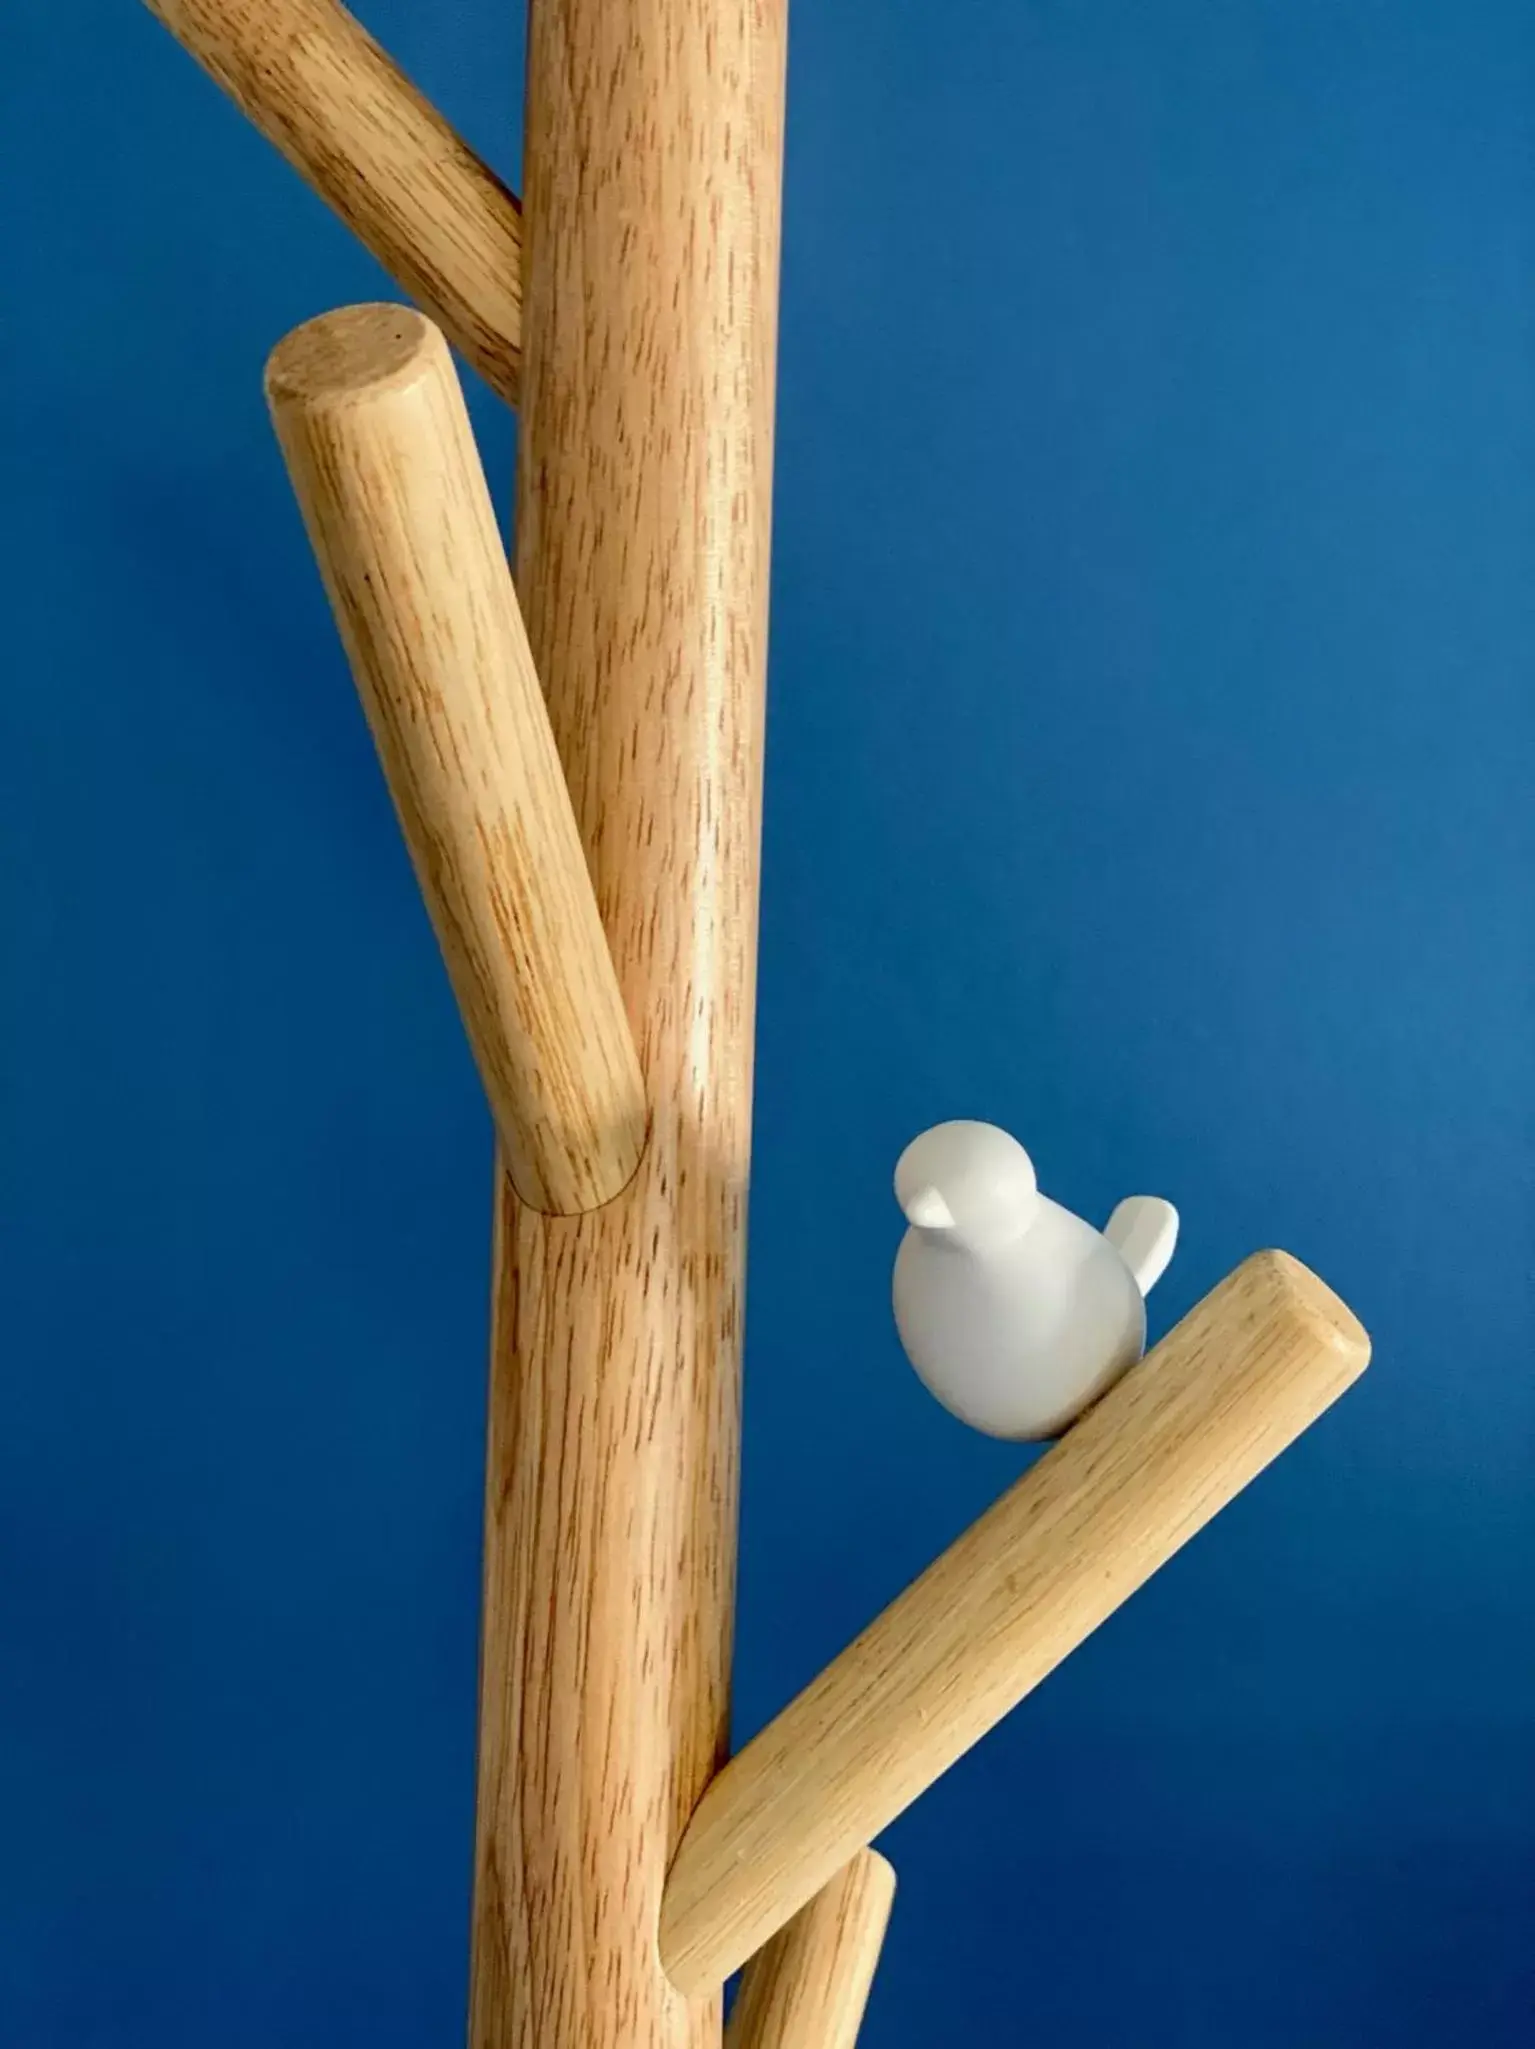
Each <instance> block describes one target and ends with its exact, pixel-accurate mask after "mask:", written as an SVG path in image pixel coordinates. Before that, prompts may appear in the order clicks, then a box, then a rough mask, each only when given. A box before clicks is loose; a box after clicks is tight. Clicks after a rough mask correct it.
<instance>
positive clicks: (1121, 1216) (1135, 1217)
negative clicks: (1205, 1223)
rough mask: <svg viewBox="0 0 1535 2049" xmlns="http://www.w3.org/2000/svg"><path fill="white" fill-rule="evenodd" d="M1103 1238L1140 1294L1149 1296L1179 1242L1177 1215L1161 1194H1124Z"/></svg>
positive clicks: (1107, 1224) (1104, 1230)
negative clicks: (1131, 1277) (1123, 1265)
mask: <svg viewBox="0 0 1535 2049" xmlns="http://www.w3.org/2000/svg"><path fill="white" fill-rule="evenodd" d="M1103 1235H1104V1237H1105V1238H1107V1239H1108V1241H1109V1243H1110V1244H1111V1245H1112V1246H1113V1248H1114V1250H1115V1251H1116V1252H1117V1253H1118V1254H1119V1256H1120V1258H1121V1259H1122V1260H1123V1261H1124V1263H1125V1265H1126V1266H1127V1267H1129V1269H1130V1271H1131V1273H1132V1274H1134V1276H1135V1285H1136V1286H1137V1287H1138V1288H1139V1289H1140V1291H1141V1293H1142V1294H1143V1295H1149V1294H1150V1293H1151V1291H1152V1289H1153V1288H1154V1287H1155V1286H1156V1284H1157V1282H1158V1281H1159V1280H1161V1278H1162V1276H1163V1274H1164V1273H1166V1271H1167V1262H1168V1261H1169V1260H1170V1259H1171V1258H1172V1256H1173V1247H1174V1246H1175V1245H1176V1244H1177V1242H1178V1212H1177V1211H1176V1210H1175V1209H1174V1208H1173V1206H1172V1204H1171V1203H1170V1202H1164V1201H1163V1200H1162V1198H1161V1196H1160V1195H1127V1196H1126V1197H1125V1199H1124V1201H1123V1202H1122V1203H1121V1204H1120V1205H1119V1207H1118V1208H1117V1209H1116V1210H1115V1212H1114V1214H1113V1216H1111V1217H1110V1218H1109V1220H1108V1222H1107V1223H1106V1224H1105V1225H1104V1227H1103Z"/></svg>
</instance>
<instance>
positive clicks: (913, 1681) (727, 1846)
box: [661, 1252, 1369, 1993]
mask: <svg viewBox="0 0 1535 2049" xmlns="http://www.w3.org/2000/svg"><path fill="white" fill-rule="evenodd" d="M1368 1358H1369V1340H1368V1338H1367V1337H1366V1336H1365V1333H1364V1331H1363V1330H1362V1329H1361V1328H1360V1326H1359V1324H1358V1323H1357V1322H1356V1321H1355V1320H1354V1318H1353V1316H1352V1315H1351V1314H1350V1313H1349V1311H1348V1310H1347V1309H1346V1308H1345V1307H1344V1305H1343V1304H1342V1303H1341V1302H1340V1301H1339V1300H1338V1298H1337V1297H1336V1296H1335V1295H1333V1294H1332V1293H1331V1291H1330V1290H1329V1289H1328V1288H1326V1287H1325V1286H1324V1285H1323V1283H1322V1282H1321V1281H1319V1280H1318V1279H1317V1278H1316V1276H1315V1275H1314V1274H1312V1273H1309V1272H1308V1271H1307V1270H1306V1268H1305V1267H1303V1266H1301V1265H1300V1264H1299V1263H1298V1262H1297V1261H1295V1260H1293V1259H1290V1258H1288V1257H1287V1256H1286V1255H1285V1254H1283V1253H1278V1252H1267V1253H1259V1254H1257V1255H1255V1256H1254V1257H1253V1258H1251V1259H1249V1260H1247V1261H1246V1262H1245V1264H1243V1265H1242V1266H1240V1267H1239V1268H1238V1269H1237V1270H1236V1272H1235V1273H1234V1274H1232V1275H1231V1276H1230V1277H1229V1278H1228V1279H1227V1280H1225V1281H1224V1282H1222V1284H1221V1286H1220V1287H1218V1288H1217V1289H1216V1290H1215V1291H1214V1292H1213V1293H1212V1294H1210V1295H1208V1296H1207V1297H1206V1298H1205V1300H1204V1301H1203V1302H1201V1303H1200V1304H1199V1306H1198V1307H1197V1308H1196V1309H1194V1310H1193V1311H1192V1312H1191V1313H1190V1314H1189V1315H1188V1316H1186V1317H1185V1318H1184V1320H1183V1321H1182V1322H1181V1323H1180V1324H1179V1325H1178V1326H1177V1328H1176V1329H1175V1330H1174V1331H1172V1332H1171V1334H1170V1335H1169V1336H1168V1337H1166V1338H1164V1339H1163V1341H1162V1343H1161V1344H1160V1345H1158V1346H1157V1347H1156V1349H1155V1351H1153V1352H1152V1353H1151V1354H1149V1356H1148V1357H1147V1358H1146V1359H1145V1360H1143V1361H1142V1363H1141V1364H1140V1365H1139V1366H1137V1367H1136V1368H1134V1369H1133V1370H1132V1371H1131V1372H1130V1373H1129V1374H1128V1375H1126V1377H1125V1378H1124V1379H1123V1380H1121V1381H1120V1382H1119V1383H1118V1384H1117V1385H1116V1386H1115V1387H1114V1388H1112V1389H1111V1390H1110V1391H1109V1393H1108V1394H1106V1395H1105V1396H1104V1397H1103V1399H1102V1401H1100V1402H1099V1403H1098V1405H1097V1406H1096V1407H1095V1408H1093V1409H1091V1410H1089V1411H1088V1413H1087V1415H1086V1416H1084V1417H1083V1418H1082V1420H1081V1421H1080V1422H1078V1423H1077V1424H1076V1425H1075V1426H1074V1427H1073V1428H1072V1429H1071V1430H1070V1431H1069V1432H1068V1433H1067V1435H1066V1436H1065V1437H1064V1438H1063V1439H1062V1440H1061V1442H1060V1443H1059V1444H1058V1445H1057V1446H1056V1447H1055V1448H1054V1449H1053V1450H1051V1451H1050V1452H1048V1453H1046V1455H1045V1456H1044V1457H1043V1458H1042V1459H1041V1460H1040V1461H1039V1462H1038V1463H1037V1464H1036V1465H1035V1466H1034V1467H1033V1468H1032V1469H1031V1470H1030V1471H1029V1472H1028V1473H1026V1474H1025V1475H1024V1477H1023V1478H1022V1479H1021V1480H1019V1481H1018V1482H1017V1484H1016V1485H1015V1486H1014V1487H1013V1488H1012V1489H1011V1490H1010V1491H1009V1492H1008V1493H1007V1494H1005V1495H1004V1496H1003V1497H1002V1499H1001V1500H1000V1501H999V1502H998V1503H997V1504H996V1505H995V1507H993V1508H992V1509H990V1510H989V1511H988V1513H987V1514H985V1515H984V1516H982V1517H981V1519H980V1520H979V1522H977V1523H975V1524H974V1525H973V1526H972V1527H971V1528H970V1529H969V1530H968V1531H966V1533H965V1534H964V1535H963V1536H962V1537H960V1538H959V1539H958V1541H957V1542H956V1543H954V1544H953V1545H951V1546H950V1548H949V1549H948V1550H947V1551H946V1552H945V1553H944V1554H943V1556H942V1557H941V1558H940V1559H938V1560H937V1562H936V1563H935V1564H934V1565H932V1566H930V1567H929V1569H928V1570H927V1571H926V1572H925V1573H924V1574H923V1575H922V1577H921V1578H920V1579H918V1580H917V1581H915V1582H914V1584H913V1585H912V1586H910V1587H908V1588H907V1590H906V1592H905V1593H904V1594H902V1595H901V1596H900V1597H899V1598H898V1599H897V1600H896V1601H894V1602H893V1603H892V1604H891V1606H890V1607H888V1608H887V1609H886V1610H885V1612H884V1613H883V1614H882V1615H881V1616H879V1618H878V1619H877V1620H876V1621H875V1622H873V1623H872V1624H871V1625H870V1626H869V1628H868V1629H866V1630H865V1631H864V1633H863V1634H862V1636H860V1637H859V1638H858V1639H857V1640H856V1641H855V1642H854V1643H853V1644H852V1645H850V1647H849V1648H848V1649H847V1650H846V1651H844V1652H843V1653H842V1655H841V1656H840V1657H839V1658H837V1659H835V1660H834V1661H833V1662H832V1664H831V1665H829V1666H828V1667H827V1669H826V1670H825V1671H824V1672H823V1673H822V1674H821V1675H820V1677H819V1678H818V1679H816V1680H814V1681H813V1682H812V1683H811V1685H810V1686H808V1687H807V1688H806V1690H805V1691H804V1692H803V1693H802V1694H800V1696H799V1698H798V1699H797V1700H795V1701H793V1702H792V1703H791V1704H790V1705H789V1706H788V1707H787V1708H786V1709H785V1710H784V1711H783V1713H782V1714H780V1715H779V1716H778V1717H777V1719H776V1720H775V1721H773V1722H771V1723H770V1724H769V1725H768V1727H767V1728H766V1729H764V1730H763V1732H762V1733H761V1734H760V1735H759V1736H758V1737H756V1739H755V1740H754V1741H753V1742H751V1743H749V1744H748V1745H747V1746H746V1748H745V1749H744V1750H743V1751H742V1752H741V1753H740V1755H739V1756H738V1757H736V1758H734V1759H733V1760H732V1761H731V1763H730V1764H729V1765H728V1766H726V1768H725V1769H724V1771H722V1772H721V1773H720V1775H719V1776H718V1777H717V1778H716V1779H715V1780H714V1782H713V1783H712V1784H711V1786H710V1787H709V1790H708V1792H707V1793H706V1794H705V1795H704V1797H703V1800H702V1802H701V1803H700V1805H699V1808H698V1812H697V1813H696V1815H695V1816H694V1818H693V1821H692V1823H691V1825H690V1826H689V1828H688V1831H687V1834H686V1836H685V1837H684V1839H683V1843H682V1847H681V1850H680V1852H679V1854H678V1857H677V1861H676V1864H675V1866H674V1868H673V1871H672V1873H671V1877H670V1880H669V1881H668V1884H667V1890H666V1902H665V1908H664V1912H663V1915H662V1924H661V1949H662V1957H663V1961H664V1963H665V1965H666V1968H667V1970H668V1971H669V1973H670V1974H671V1977H672V1979H673V1982H674V1983H675V1984H677V1985H678V1987H679V1988H681V1989H682V1990H684V1991H687V1992H690V1993H699V1992H702V1991H703V1990H705V1989H706V1988H707V1987H709V1986H711V1985H715V1984H718V1983H720V1982H721V1981H722V1980H723V1979H724V1978H725V1977H727V1976H728V1975H729V1973H730V1972H731V1971H733V1970H735V1969H736V1967H737V1966H738V1965H740V1964H741V1963H743V1962H744V1961H745V1960H746V1958H747V1957H749V1956H751V1955H752V1954H753V1953H754V1952H755V1951H756V1950H758V1949H759V1948H760V1947H761V1946H762V1944H763V1943H764V1942H766V1941H767V1940H768V1939H769V1938H770V1937H771V1936H772V1935H773V1934H774V1933H775V1931H776V1930H778V1929H779V1928H781V1927H782V1926H783V1925H784V1923H785V1922H786V1921H787V1920H788V1919H789V1917H790V1916H791V1915H792V1914H794V1913H795V1912H797V1911H798V1909H799V1908H800V1907H801V1906H803V1905H804V1903H805V1902H806V1901H807V1900H808V1899H809V1898H810V1897H811V1896H812V1894H814V1893H815V1892H816V1891H817V1890H818V1889H819V1888H820V1887H821V1886H823V1885H824V1884H825V1883H826V1882H827V1880H828V1879H829V1878H830V1877H831V1876H832V1874H833V1873H834V1872H835V1871H836V1870H837V1869H838V1867H839V1866H840V1865H842V1864H843V1863H845V1861H846V1860H847V1858H848V1857H850V1856H851V1855H852V1854H853V1852H854V1851H855V1850H856V1849H857V1848H858V1847H859V1845H860V1844H863V1843H867V1842H869V1841H871V1840H872V1838H873V1837H874V1836H875V1835H877V1834H878V1833H879V1831H880V1830H881V1829H883V1828H885V1827H886V1826H887V1825H888V1824H889V1823H890V1822H891V1821H893V1820H894V1819H895V1817H896V1816H897V1815H898V1814H899V1813H900V1812H901V1811H902V1809H903V1808H905V1807H906V1806H908V1805H909V1804H910V1802H911V1801H913V1800H914V1799H916V1797H917V1795H918V1794H919V1793H921V1792H923V1791H924V1790H925V1788H927V1787H928V1786H930V1785H931V1784H932V1782H933V1781H934V1779H936V1778H937V1777H938V1776H939V1775H940V1773H942V1772H944V1771H946V1770H947V1769H948V1767H949V1766H950V1765H951V1764H953V1763H954V1761H955V1759H956V1758H958V1757H959V1756H961V1755H962V1753H963V1752H964V1751H966V1750H968V1749H969V1748H970V1746H971V1744H973V1743H975V1742H977V1741H978V1740H979V1739H980V1737H982V1736H983V1735H985V1733H986V1732H987V1730H988V1729H990V1728H991V1727H993V1725H994V1724H995V1723H996V1722H998V1721H1000V1719H1001V1718H1002V1716H1003V1715H1005V1714H1006V1713H1007V1712H1008V1711H1009V1710H1010V1709H1011V1708H1013V1707H1014V1706H1016V1704H1017V1703H1018V1702H1019V1701H1020V1700H1021V1699H1022V1698H1023V1697H1024V1695H1025V1694H1026V1693H1028V1692H1029V1691H1030V1689H1031V1688H1032V1687H1034V1686H1037V1685H1038V1683H1039V1682H1040V1680H1041V1679H1043V1678H1044V1677H1045V1675H1046V1674H1047V1673H1048V1672H1050V1671H1051V1670H1053V1668H1054V1667H1055V1666H1056V1665H1058V1664H1059V1663H1060V1661H1061V1660H1062V1658H1064V1657H1065V1656H1066V1655H1067V1653H1068V1652H1070V1651H1072V1650H1074V1649H1075V1648H1076V1646H1077V1645H1078V1644H1079V1643H1080V1642H1081V1641H1082V1639H1083V1638H1084V1637H1085V1636H1087V1635H1088V1634H1089V1633H1090V1632H1091V1631H1092V1630H1094V1629H1096V1628H1097V1627H1098V1625H1099V1623H1101V1622H1102V1621H1104V1619H1105V1618H1106V1617H1107V1616H1109V1615H1111V1614H1112V1613H1113V1611H1114V1610H1115V1608H1117V1607H1118V1606H1119V1604H1120V1602H1121V1601H1123V1600H1125V1599H1126V1598H1127V1596H1128V1595H1130V1594H1132V1593H1133V1592H1134V1591H1135V1589H1136V1588H1137V1587H1138V1586H1140V1585H1141V1584H1142V1583H1143V1582H1144V1581H1145V1580H1147V1579H1149V1578H1150V1576H1151V1574H1152V1573H1153V1572H1155V1571H1156V1569H1157V1567H1158V1566H1159V1565H1161V1564H1163V1563H1164V1562H1165V1561H1166V1560H1167V1559H1168V1558H1170V1557H1171V1556H1172V1554H1173V1553H1174V1552H1175V1551H1176V1550H1177V1549H1178V1548H1179V1546H1180V1545H1182V1544H1184V1543H1186V1542H1187V1541H1188V1539H1189V1538H1190V1537H1191V1536H1192V1535H1193V1534H1194V1532H1195V1531H1196V1530H1198V1529H1199V1528H1201V1526H1202V1525H1203V1524H1204V1523H1206V1522H1208V1520H1209V1519H1210V1517H1211V1516H1212V1515H1214V1514H1215V1513H1216V1511H1217V1510H1218V1509H1220V1508H1222V1507H1224V1506H1225V1504H1226V1503H1227V1502H1228V1501H1230V1500H1231V1498H1232V1497H1233V1496H1234V1495H1235V1494H1236V1493H1237V1492H1238V1491H1239V1490H1240V1489H1241V1488H1243V1487H1245V1486H1246V1485H1247V1483H1248V1482H1249V1481H1250V1480H1252V1479H1253V1478H1254V1477H1255V1476H1256V1475H1257V1474H1258V1473H1259V1472H1261V1471H1262V1469H1263V1468H1264V1467H1265V1466H1266V1465H1267V1464H1268V1463H1269V1461H1270V1460H1271V1459H1273V1458H1275V1457H1277V1455H1278V1454H1279V1453H1280V1452H1281V1451H1283V1450H1284V1448H1285V1447H1286V1445H1288V1444H1289V1443H1291V1441H1292V1440H1293V1439H1294V1438H1296V1437H1297V1436H1299V1434H1300V1433H1301V1431H1303V1430H1304V1429H1305V1428H1306V1427H1307V1425H1308V1424H1310V1423H1312V1422H1313V1421H1314V1420H1315V1419H1316V1418H1317V1416H1319V1415H1320V1414H1321V1413H1322V1411H1323V1410H1324V1409H1325V1408H1327V1407H1328V1405H1329V1404H1330V1403H1331V1402H1333V1401H1334V1400H1335V1399H1336V1398H1337V1396H1339V1395H1340V1394H1341V1393H1342V1392H1343V1391H1344V1389H1345V1388H1346V1387H1347V1386H1348V1385H1349V1384H1350V1382H1351V1381H1353V1380H1354V1379H1355V1378H1356V1377H1357V1376H1358V1375H1359V1374H1360V1373H1361V1372H1362V1371H1363V1370H1364V1367H1365V1364H1366V1362H1367V1360H1368Z"/></svg>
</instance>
